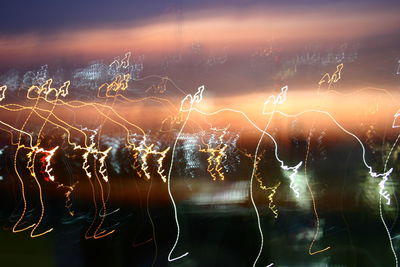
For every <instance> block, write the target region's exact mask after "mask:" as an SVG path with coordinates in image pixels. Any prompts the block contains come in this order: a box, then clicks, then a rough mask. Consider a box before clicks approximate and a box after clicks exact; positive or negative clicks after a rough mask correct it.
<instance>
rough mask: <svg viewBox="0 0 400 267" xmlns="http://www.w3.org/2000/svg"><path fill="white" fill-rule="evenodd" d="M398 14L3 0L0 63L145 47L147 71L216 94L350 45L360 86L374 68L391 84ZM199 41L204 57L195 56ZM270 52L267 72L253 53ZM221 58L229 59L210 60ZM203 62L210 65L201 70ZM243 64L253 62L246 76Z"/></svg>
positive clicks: (388, 5)
mask: <svg viewBox="0 0 400 267" xmlns="http://www.w3.org/2000/svg"><path fill="white" fill-rule="evenodd" d="M3 5H4V4H3ZM398 14H400V4H399V3H398V1H358V0H353V1H326V0H322V1H317V0H314V1H306V0H300V1H279V3H277V1H271V0H265V1H247V0H233V1H220V0H217V1H211V0H206V1H193V0H188V1H161V0H157V1H140V2H139V1H129V0H122V1H105V0H87V1H60V0H40V1H10V2H8V3H7V5H4V6H3V7H2V14H1V18H0V21H1V23H0V58H1V60H0V70H3V71H4V70H8V69H11V68H16V69H27V68H31V69H32V68H38V67H39V66H41V65H43V64H46V63H47V64H49V65H53V66H54V65H58V66H59V65H64V67H65V68H67V67H68V66H70V65H73V66H81V67H82V66H85V65H86V64H88V63H89V62H91V61H94V60H105V61H107V60H108V61H111V60H112V59H113V58H115V57H116V56H120V55H123V54H124V53H125V52H127V51H132V52H133V54H135V55H144V57H145V66H146V67H145V70H146V72H147V73H148V74H150V73H157V74H168V75H173V76H174V77H173V78H175V79H177V80H182V84H183V85H185V86H193V87H195V86H196V84H198V83H199V81H196V82H193V83H191V82H190V81H189V80H201V79H203V80H204V79H205V78H207V79H209V83H210V84H213V85H214V86H215V87H223V88H224V89H220V90H219V91H220V92H222V91H224V90H226V88H227V87H230V88H233V89H232V90H234V91H238V90H240V89H239V88H240V87H242V86H243V85H245V84H246V85H250V86H251V87H253V88H255V87H260V86H261V87H263V86H279V85H280V84H279V83H281V82H282V83H283V82H285V81H284V80H285V79H286V78H287V77H288V76H290V75H286V74H284V73H285V72H293V70H292V69H291V67H290V66H292V65H293V64H292V65H290V64H291V63H290V62H291V61H293V60H295V59H296V58H299V57H304V56H305V55H306V54H307V53H322V54H324V53H325V54H329V53H331V54H332V53H333V54H335V53H336V54H338V53H340V51H341V47H357V48H356V49H353V50H354V51H353V50H351V51H350V52H348V51H347V52H346V53H347V54H349V53H350V54H351V53H353V54H355V55H356V56H357V60H353V61H354V62H353V61H351V60H349V64H348V65H347V70H348V71H350V73H351V75H349V77H350V76H351V77H355V79H358V81H361V85H363V81H364V78H363V77H366V78H365V79H366V80H368V79H371V77H372V76H371V75H370V74H371V73H375V74H374V76H373V77H374V80H375V81H374V82H372V85H377V84H382V83H383V84H384V83H385V82H386V83H387V84H392V83H393V81H392V79H393V77H391V76H390V75H389V73H390V74H392V72H393V70H394V69H396V63H397V60H398V59H400V49H399V47H400V45H399V44H400V41H399V40H400V35H399V34H398V33H400V16H399V15H398ZM197 46H198V47H200V48H199V50H200V52H199V53H200V54H201V56H202V57H203V58H204V59H198V58H196V55H194V54H195V53H194V52H193V51H194V47H197ZM310 47H319V48H318V49H316V48H315V49H313V48H311V49H310ZM321 47H322V48H321ZM267 50H271V51H272V54H271V55H272V56H271V58H272V59H271V60H272V61H273V62H275V61H276V62H275V63H274V64H273V66H272V67H271V68H272V70H270V69H269V68H270V67H269V65H268V64H267V65H268V66H264V65H265V64H264V65H262V64H261V63H260V62H259V61H262V60H264V59H262V56H259V58H257V59H256V57H257V56H254V55H259V54H260V53H259V52H260V51H267ZM321 51H322V52H321ZM332 51H333V52H332ZM177 54H178V55H179V60H175V59H174V58H176V55H177ZM322 56H323V55H322ZM224 57H226V58H227V59H229V60H227V61H226V62H225V63H223V64H220V65H221V66H219V67H216V65H218V62H219V61H218V59H221V58H224ZM171 58H172V59H171ZM216 59H217V60H216ZM177 61H179V62H177ZM220 61H221V60H220ZM255 61H256V63H254V62H255ZM350 61H351V62H350ZM372 61H373V64H371V62H372ZM199 62H200V63H199ZM204 62H208V63H204ZM210 62H211V63H210ZM215 62H217V63H215ZM259 63H260V64H261V65H262V66H258V65H257V64H259ZM204 64H205V65H207V64H208V65H212V66H208V65H207V70H200V69H199V68H198V66H199V65H201V66H203V65H204ZM307 64H308V63H307ZM307 64H306V65H307ZM332 64H333V63H332ZM332 64H331V65H332ZM164 65H168V66H170V68H169V70H165V68H164V69H163V68H161V67H160V66H164ZM222 65H223V66H222ZM250 65H251V66H253V67H254V65H255V67H254V68H255V70H252V72H253V73H252V74H251V75H250V74H249V73H248V71H247V70H246V69H249V68H250V67H249V66H250ZM288 65H290V66H289V67H288ZM308 65H312V66H311V73H310V70H307V69H306V68H304V67H302V66H300V65H296V72H297V73H298V75H297V76H296V77H297V79H298V80H299V81H300V80H302V79H305V78H307V77H308V78H309V80H315V79H317V78H318V77H319V76H320V75H321V73H322V74H323V72H324V71H325V70H326V71H328V70H331V69H333V68H334V66H329V64H328V66H327V65H326V64H325V65H323V66H321V64H319V65H318V64H314V63H310V64H308ZM360 65H362V69H363V70H365V71H364V72H362V73H361V72H360ZM157 66H158V67H157ZM257 66H258V67H257ZM203 67H204V66H203ZM301 68H302V69H301ZM307 68H309V67H307ZM260 70H262V75H260ZM302 71H303V72H302ZM200 72H204V73H203V75H200V74H198V73H200ZM277 73H278V74H277ZM282 73H283V74H282ZM266 75H268V76H269V77H271V79H268V82H266V81H265V79H264V76H266ZM183 76H184V77H183ZM389 76H390V77H389ZM185 77H186V78H187V81H186V80H185ZM221 77H234V79H222V78H221ZM237 77H241V78H240V79H238V78H237ZM360 77H361V78H360ZM271 80H272V81H271ZM349 80H351V79H349ZM382 80H384V81H382ZM367 84H368V83H367ZM222 85H224V86H222ZM235 86H236V87H237V88H236V89H235V88H234V87H235ZM217 91H218V90H217Z"/></svg>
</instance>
